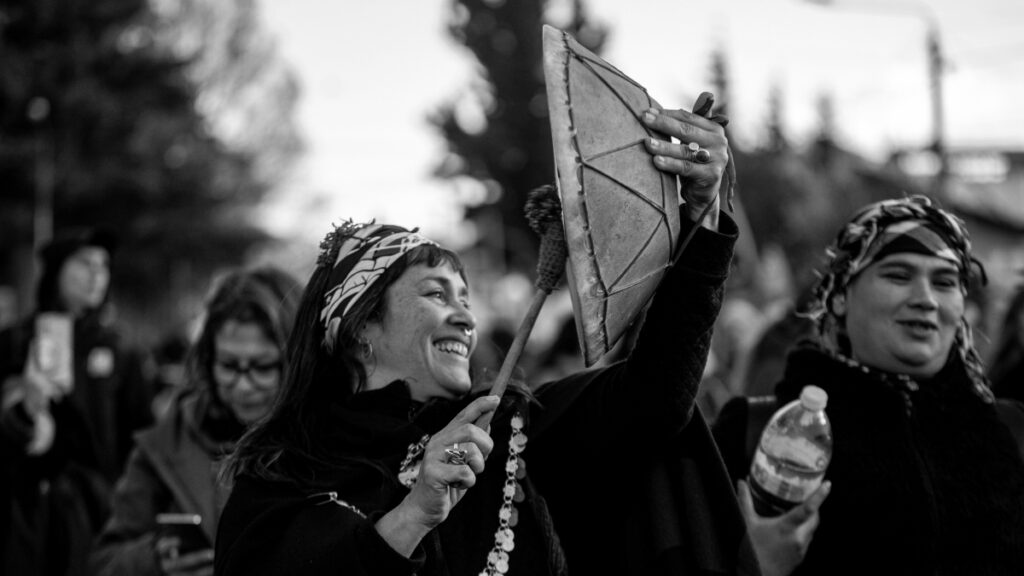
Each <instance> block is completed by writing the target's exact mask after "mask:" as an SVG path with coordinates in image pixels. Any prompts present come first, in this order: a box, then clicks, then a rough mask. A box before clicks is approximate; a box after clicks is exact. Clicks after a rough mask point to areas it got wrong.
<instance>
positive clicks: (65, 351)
mask: <svg viewBox="0 0 1024 576" xmlns="http://www.w3.org/2000/svg"><path fill="white" fill-rule="evenodd" d="M73 326H74V324H73V320H72V319H71V316H70V315H68V314H62V313H58V312H43V313H41V314H39V315H38V316H36V337H35V342H34V346H33V353H34V356H35V358H34V360H35V364H36V367H37V368H39V371H40V372H42V374H43V375H44V376H46V378H47V379H48V380H49V381H50V382H52V383H53V384H54V385H55V386H56V387H57V389H58V390H59V392H60V393H61V394H68V393H70V392H71V390H72V388H73V387H74V368H73V367H72V362H73V361H74V355H73V350H72V338H73Z"/></svg>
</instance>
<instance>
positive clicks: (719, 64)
mask: <svg viewBox="0 0 1024 576" xmlns="http://www.w3.org/2000/svg"><path fill="white" fill-rule="evenodd" d="M710 76H711V78H710V80H711V91H712V93H713V94H714V95H715V110H716V111H717V112H718V113H719V114H725V115H726V116H728V115H729V101H730V100H731V98H732V83H731V82H730V81H729V62H728V58H726V54H725V50H724V49H722V48H721V47H718V48H715V49H714V50H712V51H711V68H710Z"/></svg>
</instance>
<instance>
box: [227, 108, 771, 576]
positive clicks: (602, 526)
mask: <svg viewBox="0 0 1024 576" xmlns="http://www.w3.org/2000/svg"><path fill="white" fill-rule="evenodd" d="M658 116H659V117H654V116H653V115H652V126H656V128H657V129H658V130H659V131H661V132H663V133H665V134H671V135H673V136H675V137H677V138H680V139H682V140H684V141H695V142H697V143H698V144H699V145H700V146H703V147H704V148H707V149H708V150H709V151H710V152H707V151H706V152H705V153H704V154H703V155H697V154H695V153H694V152H693V151H692V149H691V148H689V147H687V146H683V145H679V144H671V143H669V144H665V143H661V144H659V145H658V151H656V152H654V153H655V154H656V156H655V159H654V163H655V165H656V166H659V167H661V168H662V169H663V170H665V171H666V172H668V173H669V174H673V175H682V176H685V178H684V180H683V183H684V186H683V195H684V197H685V199H686V200H687V203H686V208H685V211H684V213H683V214H681V217H682V220H684V221H685V222H686V223H687V224H684V228H686V230H684V231H683V234H684V235H685V234H687V233H688V232H690V231H693V232H694V235H693V236H692V243H691V245H690V248H689V249H687V250H685V251H684V252H683V253H682V255H681V257H680V259H679V260H678V263H677V264H675V265H674V266H673V267H672V268H671V269H670V270H669V271H668V272H667V274H666V277H665V278H664V280H662V282H661V284H660V287H659V289H658V292H657V295H656V296H655V297H654V299H653V301H652V302H651V308H650V310H649V312H648V313H647V315H646V321H645V322H644V325H643V327H642V330H641V332H640V334H639V336H638V339H637V342H636V345H635V347H634V349H633V352H632V354H631V355H630V357H629V358H628V359H626V360H624V361H622V362H618V363H615V364H611V365H609V366H605V367H602V368H597V369H594V370H589V371H585V372H582V373H578V374H574V375H572V376H569V377H567V378H565V379H563V380H560V381H557V382H552V383H549V384H544V383H539V386H538V387H536V388H535V389H534V393H533V394H531V393H530V390H529V389H527V388H526V387H525V386H524V385H519V386H510V387H509V390H508V391H507V392H506V393H505V395H504V396H503V397H502V399H501V400H500V402H499V399H498V398H497V397H495V396H489V395H486V394H487V392H486V390H487V389H488V388H489V383H488V382H486V381H483V382H476V384H478V385H480V384H482V385H483V386H482V390H481V388H480V386H474V382H473V379H472V378H471V373H470V362H469V359H470V355H471V354H472V352H473V350H474V348H475V347H476V345H477V341H478V337H479V336H478V334H477V320H476V317H475V316H474V313H473V311H472V310H471V307H470V297H469V285H468V280H467V276H466V273H465V270H464V268H463V266H462V264H461V262H460V260H459V258H458V256H457V255H455V254H454V253H453V252H451V251H449V250H446V249H444V248H442V247H440V246H438V245H437V244H436V243H435V242H432V241H430V240H428V239H426V238H424V237H423V236H421V235H420V234H418V233H417V232H416V231H415V230H408V229H405V228H401V227H398V226H391V225H383V224H373V223H371V224H357V223H352V222H346V223H344V224H343V225H341V226H339V227H337V228H336V229H335V230H334V231H333V232H331V233H330V234H329V235H328V236H327V238H326V239H325V240H324V242H323V244H322V245H321V248H322V252H321V255H320V259H319V261H318V265H317V268H316V270H315V271H314V272H313V275H312V277H311V278H310V281H309V284H308V285H307V288H306V292H305V294H304V296H303V302H302V304H301V306H300V311H299V316H298V319H297V321H296V324H295V330H294V331H293V332H292V340H291V342H290V344H289V358H290V359H291V360H292V367H293V371H292V372H290V374H289V376H288V378H287V379H286V381H285V383H284V385H283V387H282V392H281V395H280V396H279V398H278V400H277V401H276V404H275V406H274V408H273V409H272V410H271V413H270V415H269V416H268V418H267V419H266V420H264V421H262V422H261V423H259V424H257V426H256V427H255V428H253V429H252V430H251V431H250V432H248V433H247V434H246V436H245V437H243V439H242V440H241V441H240V443H239V446H238V449H237V451H236V452H235V455H234V458H235V466H234V470H235V472H236V473H237V474H236V475H235V479H236V483H235V487H234V490H233V492H232V495H231V498H230V500H229V501H228V504H227V506H226V508H225V510H224V514H223V516H222V517H221V523H220V529H219V533H218V536H217V547H216V572H217V573H218V574H222V575H224V576H233V575H236V574H238V575H242V574H349V575H369V574H389V575H401V574H408V575H411V574H418V575H420V576H441V575H452V576H469V575H474V576H475V575H477V574H488V575H492V576H493V575H498V574H510V575H514V574H520V575H531V576H545V575H564V574H566V573H567V571H572V573H574V574H576V573H578V574H625V575H629V574H645V575H646V574H666V575H667V574H679V573H682V572H683V571H692V572H693V573H697V572H698V571H699V572H700V573H715V574H740V573H752V572H751V571H756V565H754V562H755V560H754V558H753V551H752V550H751V549H750V547H749V543H747V541H746V540H745V539H744V532H743V531H744V528H743V519H742V516H741V515H740V510H739V506H738V503H737V501H736V499H735V496H734V494H733V491H732V486H731V484H730V483H729V479H728V475H727V474H726V472H725V470H724V467H722V464H721V459H720V457H719V456H718V452H717V450H716V449H715V447H714V444H713V441H712V439H711V437H710V433H709V432H708V429H707V426H706V425H705V423H704V421H703V419H702V418H701V417H700V415H699V413H698V412H697V411H696V410H695V408H694V398H695V397H696V394H697V388H698V386H699V383H700V377H701V374H702V371H703V365H704V361H705V359H706V355H707V350H708V344H709V341H710V335H711V328H712V326H713V324H714V320H715V317H716V315H717V313H718V309H719V307H720V304H721V294H722V289H723V283H724V280H725V277H726V275H727V271H728V266H729V260H730V256H731V250H732V245H733V243H734V241H735V233H736V228H735V223H734V222H733V221H732V220H731V219H730V218H729V217H728V216H727V215H726V214H721V215H719V214H718V210H717V202H718V201H717V194H718V188H719V186H720V183H721V180H722V174H723V171H724V168H725V166H726V158H727V156H728V152H727V149H726V147H725V146H726V143H725V138H724V134H723V132H722V130H721V126H719V125H717V124H716V123H714V122H711V121H705V119H703V118H698V117H696V116H693V115H691V114H689V113H687V112H685V111H666V112H664V113H663V114H660V115H658ZM648 146H650V144H649V143H648ZM662 154H666V155H662ZM702 159H703V160H706V161H707V162H706V163H705V162H702ZM705 209H709V213H713V214H714V216H715V218H714V219H713V220H708V221H704V222H703V225H700V226H699V225H698V224H697V221H698V220H699V217H698V216H699V214H700V213H701V212H703V211H704V210H705ZM719 218H720V219H719ZM486 414H493V415H494V418H493V421H491V424H490V426H489V427H486V426H483V427H482V426H478V425H477V423H478V422H479V419H480V417H481V416H484V415H486ZM652 495H656V496H657V497H652Z"/></svg>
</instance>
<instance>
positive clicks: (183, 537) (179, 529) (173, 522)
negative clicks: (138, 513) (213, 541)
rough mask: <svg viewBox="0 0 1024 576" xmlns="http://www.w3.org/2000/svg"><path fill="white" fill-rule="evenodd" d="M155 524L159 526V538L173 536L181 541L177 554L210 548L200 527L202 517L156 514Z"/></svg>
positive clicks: (196, 515) (195, 515)
mask: <svg viewBox="0 0 1024 576" xmlns="http://www.w3.org/2000/svg"><path fill="white" fill-rule="evenodd" d="M156 523H157V524H159V525H160V536H175V537H177V538H178V539H179V540H180V541H181V543H180V544H178V554H188V553H189V552H195V551H197V550H202V549H204V548H209V547H210V543H209V542H208V541H207V540H206V534H204V533H203V529H202V527H201V525H202V523H203V517H202V516H200V515H199V514H172V513H165V514H157V515H156Z"/></svg>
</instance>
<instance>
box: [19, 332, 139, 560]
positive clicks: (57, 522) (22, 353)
mask: <svg viewBox="0 0 1024 576" xmlns="http://www.w3.org/2000/svg"><path fill="white" fill-rule="evenodd" d="M33 333H34V323H33V319H32V318H30V319H29V320H27V321H25V322H23V323H21V324H19V325H16V326H14V327H11V328H9V329H7V330H4V331H3V332H0V381H3V380H4V379H6V378H7V377H8V376H11V375H15V374H20V373H21V372H22V369H23V366H24V364H25V360H26V357H27V355H28V347H29V341H30V340H31V338H32V336H33ZM73 347H74V359H73V368H74V389H73V390H72V392H71V393H70V394H69V395H68V396H65V397H64V398H62V399H61V400H60V401H57V402H53V403H51V406H50V412H51V414H52V415H53V419H54V422H55V425H56V435H55V439H54V441H53V445H52V446H51V447H50V449H49V450H47V451H46V452H45V453H43V454H41V455H38V456H32V455H29V454H27V453H26V450H25V447H26V444H27V442H28V440H29V438H30V433H31V430H32V427H31V421H30V420H29V419H28V417H27V414H26V412H25V411H24V409H23V407H22V406H21V405H20V404H13V405H9V406H4V409H3V411H2V413H0V458H2V460H3V471H2V472H0V567H3V568H5V570H3V573H5V574H79V573H84V571H85V565H86V556H87V554H88V552H89V547H90V545H91V543H92V538H93V537H94V536H95V534H96V532H97V531H98V530H99V528H100V527H101V526H102V524H103V522H104V521H105V520H106V515H107V509H108V505H109V503H108V500H109V495H110V489H111V486H112V484H113V482H114V481H115V480H116V479H117V477H118V476H119V475H120V473H121V470H122V468H123V466H124V463H125V460H126V459H127V456H128V452H129V450H130V449H131V446H132V433H133V432H135V431H136V430H138V429H140V428H143V427H145V426H147V425H148V424H150V423H152V421H153V413H152V410H151V408H150V401H151V399H152V397H153V394H152V390H151V388H150V385H149V381H148V380H147V379H146V378H145V377H144V372H143V369H142V359H141V356H140V355H139V354H138V353H136V352H134V351H132V350H130V349H129V348H127V347H125V346H124V344H123V343H122V341H121V338H120V336H119V334H118V333H117V332H116V331H115V330H114V329H112V328H111V327H109V326H106V325H104V324H102V323H100V322H99V321H98V319H97V317H96V315H94V314H93V315H89V316H86V317H84V318H82V319H79V320H77V321H76V322H75V324H74V344H73Z"/></svg>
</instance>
